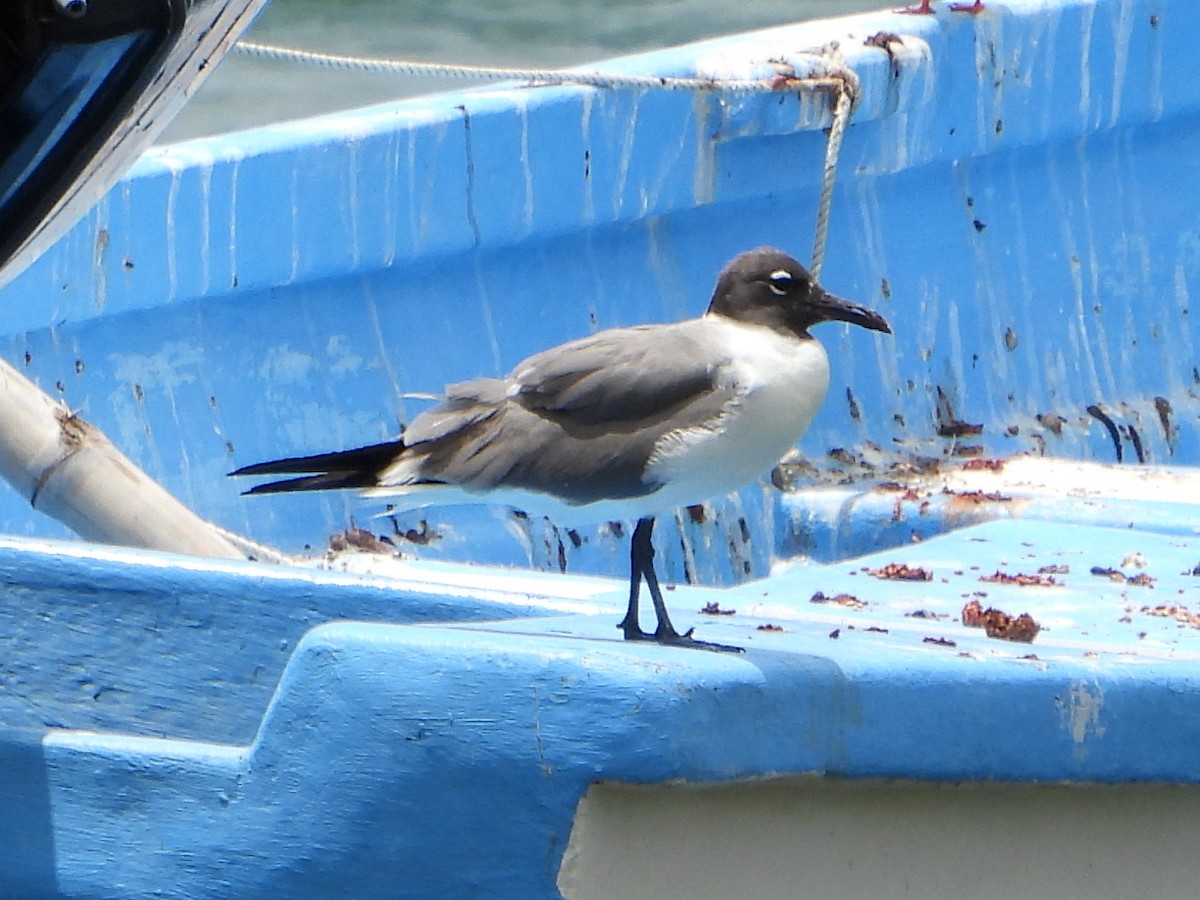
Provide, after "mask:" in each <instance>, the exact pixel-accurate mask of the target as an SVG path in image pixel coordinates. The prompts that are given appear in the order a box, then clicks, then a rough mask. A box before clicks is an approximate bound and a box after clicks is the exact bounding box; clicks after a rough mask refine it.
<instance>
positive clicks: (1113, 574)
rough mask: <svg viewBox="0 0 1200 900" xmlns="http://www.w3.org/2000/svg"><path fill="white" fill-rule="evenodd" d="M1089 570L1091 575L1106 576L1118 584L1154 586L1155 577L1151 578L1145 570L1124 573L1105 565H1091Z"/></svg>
mask: <svg viewBox="0 0 1200 900" xmlns="http://www.w3.org/2000/svg"><path fill="white" fill-rule="evenodd" d="M1091 572H1092V574H1093V575H1099V576H1100V577H1101V578H1107V579H1108V580H1109V581H1115V582H1117V583H1118V584H1134V585H1137V586H1138V587H1148V588H1152V587H1154V582H1155V581H1157V580H1158V579H1157V578H1152V577H1150V576H1149V575H1147V574H1146V573H1145V572H1139V573H1138V574H1137V575H1126V574H1125V573H1124V572H1122V571H1121V570H1120V569H1110V568H1106V567H1105V566H1092V568H1091Z"/></svg>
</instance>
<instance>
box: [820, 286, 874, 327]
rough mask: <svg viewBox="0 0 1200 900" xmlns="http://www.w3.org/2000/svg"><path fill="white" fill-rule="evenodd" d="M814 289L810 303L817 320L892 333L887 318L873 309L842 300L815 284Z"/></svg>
mask: <svg viewBox="0 0 1200 900" xmlns="http://www.w3.org/2000/svg"><path fill="white" fill-rule="evenodd" d="M815 291H816V292H815V293H814V296H813V297H812V299H811V301H810V303H811V306H812V310H813V312H815V313H816V316H817V321H818V322H849V323H850V324H851V325H858V326H860V327H862V328H867V329H869V330H871V331H882V332H883V333H884V334H891V333H892V326H891V325H889V324H888V323H887V319H885V318H884V317H883V316H881V315H880V314H879V313H877V312H875V310H873V309H870V308H868V307H866V306H859V305H858V304H857V303H851V302H850V301H849V300H843V299H842V298H841V297H839V296H837V295H836V294H831V293H829V292H828V291H826V290H825V289H824V288H822V287H820V286H816V287H815Z"/></svg>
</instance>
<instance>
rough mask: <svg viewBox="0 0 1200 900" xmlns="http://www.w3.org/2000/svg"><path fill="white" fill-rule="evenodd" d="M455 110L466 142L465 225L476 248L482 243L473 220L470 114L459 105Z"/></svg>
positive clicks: (472, 151)
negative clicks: (457, 111) (461, 116)
mask: <svg viewBox="0 0 1200 900" xmlns="http://www.w3.org/2000/svg"><path fill="white" fill-rule="evenodd" d="M455 109H457V110H459V111H460V112H461V113H462V115H463V139H464V140H465V142H466V153H467V224H468V225H469V226H470V227H471V236H472V237H473V238H474V240H475V246H476V247H478V246H479V245H480V243H481V242H482V236H481V235H480V232H479V220H478V219H476V218H475V148H474V146H473V144H472V141H471V114H470V113H469V112H467V108H466V106H463V105H461V104H460V105H459V106H456V107H455Z"/></svg>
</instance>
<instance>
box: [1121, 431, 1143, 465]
mask: <svg viewBox="0 0 1200 900" xmlns="http://www.w3.org/2000/svg"><path fill="white" fill-rule="evenodd" d="M1121 430H1122V431H1123V432H1124V433H1125V434H1126V435H1127V436H1128V437H1129V442H1130V443H1131V444H1133V451H1134V453H1136V454H1137V459H1138V462H1139V463H1144V462H1145V461H1146V451H1145V450H1144V449H1143V448H1142V436H1141V435H1140V434H1138V430H1137V429H1136V428H1134V427H1133V426H1132V425H1122V426H1121Z"/></svg>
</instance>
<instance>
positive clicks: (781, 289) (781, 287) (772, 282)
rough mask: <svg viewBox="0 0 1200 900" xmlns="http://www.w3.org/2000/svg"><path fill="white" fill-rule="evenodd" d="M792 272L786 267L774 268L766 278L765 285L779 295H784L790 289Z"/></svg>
mask: <svg viewBox="0 0 1200 900" xmlns="http://www.w3.org/2000/svg"><path fill="white" fill-rule="evenodd" d="M792 280H793V279H792V273H791V272H789V271H788V270H787V269H776V270H775V271H774V272H772V273H771V274H770V276H769V277H768V278H767V287H769V288H770V289H771V291H772V293H775V294H778V295H779V296H780V297H783V296H786V295H787V293H788V291H790V290H791V289H792Z"/></svg>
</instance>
